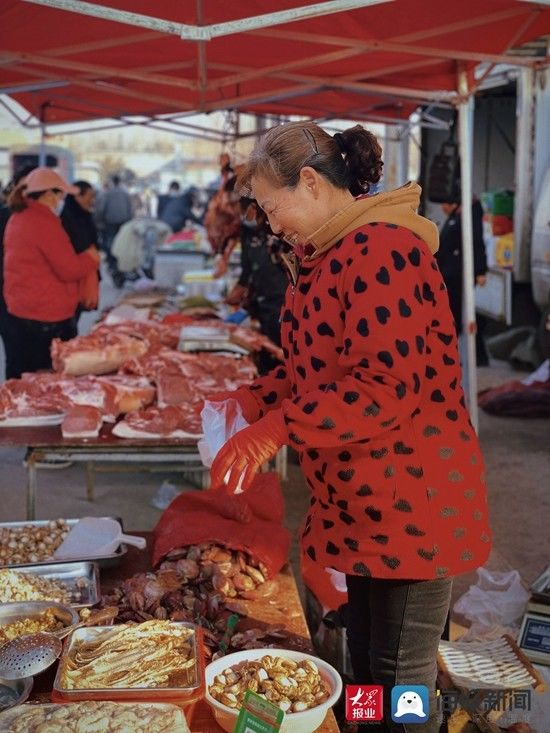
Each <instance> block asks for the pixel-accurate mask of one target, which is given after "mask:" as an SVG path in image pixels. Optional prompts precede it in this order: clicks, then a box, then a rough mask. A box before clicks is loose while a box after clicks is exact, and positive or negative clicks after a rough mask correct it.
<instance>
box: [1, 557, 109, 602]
mask: <svg viewBox="0 0 550 733" xmlns="http://www.w3.org/2000/svg"><path fill="white" fill-rule="evenodd" d="M0 569H1V568H0ZM19 572H21V573H29V574H30V575H39V576H40V577H41V578H46V579H47V580H59V581H61V583H63V585H65V586H66V588H67V590H68V591H69V592H70V594H71V603H70V605H71V606H72V607H73V608H88V607H90V606H95V604H96V603H98V602H99V600H100V598H101V594H100V590H99V570H98V567H97V564H96V563H94V562H67V563H51V564H49V565H24V566H23V567H22V568H21V569H20V570H19ZM80 579H83V580H84V581H85V583H83V584H82V586H81V587H79V584H78V581H79V580H80Z"/></svg>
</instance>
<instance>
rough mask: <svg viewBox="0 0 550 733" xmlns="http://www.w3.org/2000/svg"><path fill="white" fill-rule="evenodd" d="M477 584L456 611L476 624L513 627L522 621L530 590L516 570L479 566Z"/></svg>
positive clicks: (458, 604) (467, 593) (467, 592)
mask: <svg viewBox="0 0 550 733" xmlns="http://www.w3.org/2000/svg"><path fill="white" fill-rule="evenodd" d="M476 572H477V576H478V577H477V583H476V585H471V586H470V588H469V589H468V590H467V591H466V593H464V595H463V596H461V597H460V598H459V599H458V601H457V602H456V603H455V605H454V609H453V610H454V611H455V612H456V613H459V614H460V615H461V616H464V617H465V618H466V619H468V620H469V621H470V622H471V624H472V625H476V626H485V627H488V626H496V625H500V626H514V625H516V624H517V623H519V621H520V620H521V617H522V616H523V613H524V611H525V606H526V604H527V601H528V599H529V593H528V592H527V591H526V590H525V588H524V587H523V585H522V583H521V577H520V574H519V573H518V571H517V570H510V571H508V572H501V571H496V570H488V569H487V568H485V567H481V568H478V569H477V571H476Z"/></svg>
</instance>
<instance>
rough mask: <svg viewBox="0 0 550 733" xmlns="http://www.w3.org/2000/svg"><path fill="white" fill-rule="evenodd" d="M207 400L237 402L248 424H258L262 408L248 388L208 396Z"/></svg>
mask: <svg viewBox="0 0 550 733" xmlns="http://www.w3.org/2000/svg"><path fill="white" fill-rule="evenodd" d="M206 399H207V400H208V401H209V402H225V401H226V400H236V401H237V402H238V403H239V405H240V408H241V412H242V413H243V417H244V419H245V420H246V422H247V423H253V422H256V420H258V418H259V417H260V406H259V405H258V403H257V402H256V400H255V399H254V397H253V396H252V394H251V393H250V390H249V389H248V388H247V387H239V388H238V389H235V390H233V391H229V390H228V391H226V392H216V394H213V395H208V397H207V398H206Z"/></svg>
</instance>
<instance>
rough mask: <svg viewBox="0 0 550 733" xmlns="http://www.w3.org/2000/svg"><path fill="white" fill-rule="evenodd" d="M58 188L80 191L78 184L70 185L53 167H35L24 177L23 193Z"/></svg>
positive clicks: (67, 190)
mask: <svg viewBox="0 0 550 733" xmlns="http://www.w3.org/2000/svg"><path fill="white" fill-rule="evenodd" d="M52 188H58V189H59V190H60V191H64V192H65V193H72V194H77V193H80V190H79V188H78V186H70V185H69V184H68V183H66V182H65V181H64V180H63V179H62V178H61V176H60V175H59V174H58V173H56V172H55V171H54V170H53V168H45V167H43V168H35V169H34V170H33V171H31V172H30V173H29V175H28V176H27V177H26V179H25V193H26V194H28V193H38V192H39V191H49V190H50V189H52Z"/></svg>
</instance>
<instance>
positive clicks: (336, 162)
mask: <svg viewBox="0 0 550 733" xmlns="http://www.w3.org/2000/svg"><path fill="white" fill-rule="evenodd" d="M382 165H383V163H382V148H381V147H380V143H379V142H378V140H377V139H376V137H375V135H373V134H372V132H369V131H368V130H365V128H364V127H362V126H361V125H355V126H354V127H349V128H348V129H347V130H343V131H342V132H338V133H336V135H335V136H334V137H333V136H331V135H329V134H328V132H325V130H323V129H322V128H320V127H319V125H316V124H315V123H314V122H290V123H288V124H286V125H278V126H277V127H272V128H271V129H270V130H268V131H267V132H266V133H264V134H263V135H262V136H261V137H260V138H259V139H258V140H257V141H256V144H255V145H254V149H253V150H252V152H251V154H250V156H249V159H248V164H247V165H246V168H245V170H244V171H243V172H242V173H240V175H239V184H240V189H241V193H242V194H243V195H247V194H248V193H250V182H251V179H252V178H253V177H254V176H262V177H264V178H266V179H267V180H268V181H269V182H270V183H272V184H273V185H274V186H277V187H280V188H282V187H287V188H295V187H296V186H297V185H298V181H299V179H300V171H301V170H302V168H304V166H311V168H313V169H314V170H316V171H317V172H318V173H320V174H321V175H323V176H325V178H327V179H328V180H329V181H330V183H332V185H333V186H336V188H342V189H348V190H349V191H350V192H351V193H352V194H353V195H354V196H359V195H360V194H362V193H368V191H369V190H370V187H371V185H372V184H373V183H378V181H379V180H380V177H381V175H382Z"/></svg>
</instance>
